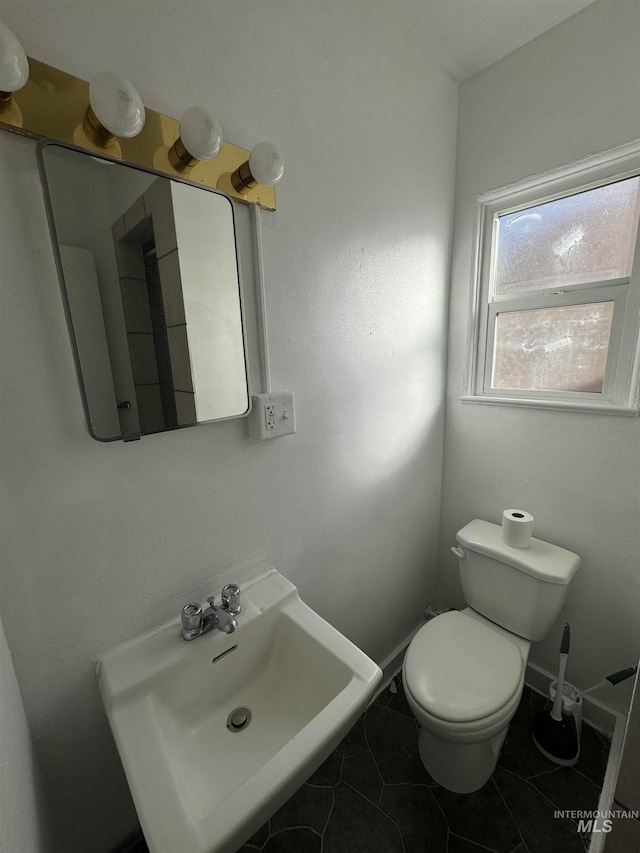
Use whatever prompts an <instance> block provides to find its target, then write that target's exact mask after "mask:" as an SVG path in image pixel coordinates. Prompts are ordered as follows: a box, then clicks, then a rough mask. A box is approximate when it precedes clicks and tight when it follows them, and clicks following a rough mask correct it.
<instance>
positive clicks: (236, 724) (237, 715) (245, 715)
mask: <svg viewBox="0 0 640 853" xmlns="http://www.w3.org/2000/svg"><path fill="white" fill-rule="evenodd" d="M250 722H251V711H250V710H249V709H248V708H236V709H235V711H232V712H231V713H230V714H229V716H228V717H227V728H228V729H229V731H232V732H241V731H242V730H243V729H246V728H247V726H248V725H249V723H250Z"/></svg>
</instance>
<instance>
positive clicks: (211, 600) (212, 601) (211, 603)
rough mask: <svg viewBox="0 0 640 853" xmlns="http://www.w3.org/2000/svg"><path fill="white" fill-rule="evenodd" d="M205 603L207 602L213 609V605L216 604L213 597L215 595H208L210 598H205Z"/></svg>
mask: <svg viewBox="0 0 640 853" xmlns="http://www.w3.org/2000/svg"><path fill="white" fill-rule="evenodd" d="M207 601H208V602H209V604H210V605H211V607H215V604H216V597H215V595H210V596H209V597H208V598H207Z"/></svg>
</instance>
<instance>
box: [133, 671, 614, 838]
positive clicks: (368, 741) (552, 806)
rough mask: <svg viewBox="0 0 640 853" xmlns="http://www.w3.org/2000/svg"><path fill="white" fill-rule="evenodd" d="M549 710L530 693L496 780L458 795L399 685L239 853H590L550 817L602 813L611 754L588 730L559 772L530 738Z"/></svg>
mask: <svg viewBox="0 0 640 853" xmlns="http://www.w3.org/2000/svg"><path fill="white" fill-rule="evenodd" d="M544 704H545V700H544V697H542V696H541V695H540V694H538V693H535V692H534V691H532V690H531V689H530V688H528V687H525V691H524V694H523V698H522V702H521V703H520V707H519V709H518V712H517V713H516V716H515V717H514V719H513V721H512V722H511V727H510V730H509V735H508V737H507V740H506V741H505V744H504V746H503V748H502V753H501V755H500V759H499V761H498V766H497V768H496V771H495V773H494V774H493V777H492V778H491V779H490V780H489V782H487V784H486V785H484V787H482V788H481V789H480V790H479V791H477V792H476V793H474V794H453V793H451V792H450V791H447V790H445V789H444V788H441V787H440V786H439V785H438V784H437V783H436V782H434V781H433V779H432V778H431V777H430V776H429V774H428V773H427V771H426V770H425V769H424V767H423V766H422V762H421V761H420V758H419V756H418V749H417V741H418V725H417V723H416V721H415V720H414V718H413V715H412V713H411V710H410V709H409V706H408V705H407V702H406V699H405V697H404V694H403V692H402V685H401V684H400V685H399V689H398V692H397V693H395V694H393V693H391V692H389V691H385V692H384V693H382V694H381V695H380V696H379V697H378V699H377V700H376V701H375V703H374V704H373V705H371V706H370V707H369V708H368V709H367V711H366V712H365V713H364V714H363V715H362V717H360V719H359V720H358V722H357V723H356V725H355V726H354V727H353V729H352V730H351V731H350V732H349V734H348V735H347V736H346V737H345V739H344V740H343V741H342V743H341V744H340V745H339V746H338V748H337V749H336V750H335V752H333V753H332V754H331V755H330V756H329V758H328V759H327V760H326V761H325V763H324V764H323V765H322V766H321V767H320V768H319V770H317V771H316V773H315V774H314V775H313V776H312V777H311V778H310V779H309V781H308V782H306V784H304V785H303V786H302V787H301V788H300V789H299V790H298V791H297V792H296V793H295V794H294V795H293V797H292V798H291V799H290V800H289V801H288V802H287V803H286V804H285V805H284V806H283V807H282V808H281V809H280V811H278V812H277V813H276V814H275V815H274V816H273V817H272V818H271V819H270V820H269V821H267V823H265V824H264V826H263V827H262V828H261V829H260V830H259V831H258V832H257V833H256V834H255V835H254V836H253V838H251V839H250V840H249V841H248V842H247V844H245V845H244V846H243V847H242V848H241V849H240V851H239V853H256V851H261V853H482V851H485V853H486V851H491V853H584V851H585V850H586V849H587V847H588V844H589V839H588V837H583V836H581V835H580V834H579V833H578V826H577V823H576V822H574V821H571V820H568V819H559V818H554V816H553V813H554V810H556V809H565V810H569V809H571V810H573V809H595V808H597V805H598V798H599V796H600V789H601V787H602V780H603V778H604V773H605V770H606V764H607V758H608V753H609V746H610V744H609V741H608V740H607V739H606V737H604V736H603V735H600V734H599V733H598V732H597V731H596V730H595V729H592V728H591V727H590V726H586V725H585V726H584V727H583V732H582V750H581V756H580V761H579V762H578V764H577V765H576V766H575V767H560V766H558V765H557V764H553V763H552V762H551V761H549V760H548V759H546V758H545V757H544V756H543V755H541V753H540V752H538V750H537V749H536V747H535V745H534V744H533V741H532V740H531V734H530V731H531V722H532V719H533V717H534V715H535V714H536V713H537V711H538V710H540V709H541V708H542V707H544ZM143 851H146V846H145V845H144V842H140V843H139V846H135V847H134V846H131V847H130V848H128V851H127V853H143Z"/></svg>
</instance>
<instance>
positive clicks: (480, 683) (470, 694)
mask: <svg viewBox="0 0 640 853" xmlns="http://www.w3.org/2000/svg"><path fill="white" fill-rule="evenodd" d="M404 673H405V680H406V684H407V688H408V690H409V692H410V693H411V697H412V698H413V700H414V702H415V703H416V704H417V705H418V706H419V707H421V708H422V710H423V711H424V713H425V714H426V715H428V716H429V717H433V718H436V719H439V720H442V721H443V722H447V723H451V724H453V725H454V726H455V725H456V724H462V728H467V727H468V726H466V725H464V724H473V723H474V722H476V723H479V722H480V721H481V720H487V718H495V716H496V715H498V716H501V715H500V714H499V713H498V712H500V711H501V709H505V710H507V707H508V708H510V707H511V706H512V705H513V700H514V699H516V698H517V699H519V692H520V687H521V684H522V679H523V674H524V662H523V659H522V654H521V652H520V649H519V648H518V647H517V646H516V644H515V643H513V642H511V641H510V640H509V639H508V638H507V637H505V636H504V634H502V633H498V631H494V630H493V629H492V628H490V627H488V626H487V625H485V624H483V623H481V622H478V621H477V620H476V619H473V618H471V617H469V616H466V615H465V614H464V613H461V612H459V611H451V612H449V613H443V614H441V615H440V616H437V617H436V618H435V619H432V620H430V621H429V622H427V624H426V625H424V626H423V627H422V628H421V629H420V630H419V631H418V633H417V634H416V635H415V637H414V638H413V640H412V641H411V643H410V645H409V649H408V650H407V654H406V656H405V661H404ZM516 694H518V696H517V697H516ZM471 727H472V728H475V726H471Z"/></svg>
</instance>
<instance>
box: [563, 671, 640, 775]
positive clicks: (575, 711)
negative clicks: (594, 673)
mask: <svg viewBox="0 0 640 853" xmlns="http://www.w3.org/2000/svg"><path fill="white" fill-rule="evenodd" d="M637 671H638V667H637V666H630V667H627V669H621V670H619V671H618V672H613V673H611V675H607V677H606V678H603V679H602V681H599V682H598V683H597V684H593V685H592V686H591V687H587V688H586V690H578V688H577V687H574V686H573V684H568V683H567V682H566V681H565V683H564V686H563V688H562V709H563V711H564V713H565V715H567V716H571V717H573V719H574V720H575V725H576V731H577V733H578V754H577V755H576V761H577V760H578V758H579V757H580V746H581V743H582V704H583V703H582V697H583V696H586V695H587V694H588V693H592V692H593V691H594V690H597V689H598V688H599V687H604V685H605V684H611V685H615V684H620V682H621V681H625V680H626V679H627V678H631V676H632V675H635V674H636V672H637ZM557 690H558V681H557V679H556V680H555V681H552V682H551V684H550V685H549V696H550V697H551V701H552V702H555V699H556V696H557ZM574 763H575V762H574Z"/></svg>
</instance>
